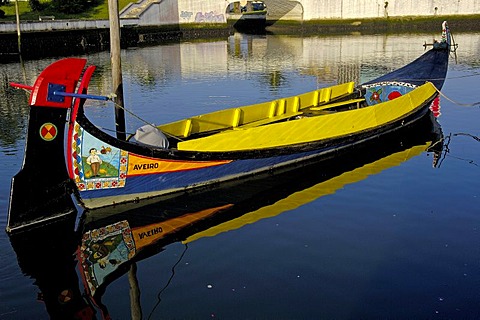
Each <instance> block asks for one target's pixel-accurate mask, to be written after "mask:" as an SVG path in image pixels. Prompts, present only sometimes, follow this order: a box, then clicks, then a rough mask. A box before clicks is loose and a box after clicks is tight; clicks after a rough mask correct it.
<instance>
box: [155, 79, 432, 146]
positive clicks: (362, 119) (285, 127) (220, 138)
mask: <svg viewBox="0 0 480 320" xmlns="http://www.w3.org/2000/svg"><path fill="white" fill-rule="evenodd" d="M353 90H354V84H353V83H346V84H341V85H337V86H333V87H329V88H325V89H320V90H315V91H312V92H309V93H305V94H303V95H299V96H295V97H289V98H285V99H281V100H276V101H273V102H269V103H261V104H256V105H251V106H246V107H239V108H234V109H227V110H222V111H217V112H214V113H210V114H206V115H201V116H197V117H193V118H189V119H185V120H181V121H177V122H174V123H171V124H166V125H163V126H160V127H159V128H160V129H161V130H162V131H164V132H166V133H168V134H170V135H175V136H178V137H179V138H186V137H188V136H189V135H191V134H193V133H199V132H207V131H212V130H220V129H223V131H221V132H219V133H216V134H212V135H210V136H206V137H203V138H198V139H191V140H186V141H182V142H179V143H178V145H177V148H178V149H179V150H191V151H236V150H252V149H262V148H270V147H281V146H287V145H292V144H298V143H304V142H313V141H318V140H322V139H327V138H334V137H340V136H344V135H349V134H354V133H357V132H360V131H364V130H368V129H372V128H375V127H378V126H381V125H383V124H386V123H389V122H392V121H395V120H396V119H398V118H401V117H403V116H404V115H406V114H409V113H411V112H413V111H414V110H415V109H416V108H418V107H419V106H420V105H422V104H423V103H424V102H425V101H427V100H429V99H430V98H431V97H433V96H434V95H435V94H436V89H435V87H434V86H433V85H432V84H431V83H427V84H425V85H423V86H421V87H418V88H416V89H415V90H413V91H411V92H410V93H408V94H405V95H404V96H401V97H399V98H397V99H395V100H392V101H387V102H384V103H380V104H377V105H375V106H368V107H363V108H359V109H353V110H348V111H341V112H333V113H329V114H322V115H317V116H306V117H302V116H301V115H302V114H303V112H304V111H307V110H312V109H313V110H315V109H317V110H319V109H322V110H324V109H328V108H333V106H334V105H338V104H339V103H338V102H335V100H338V97H345V96H348V95H349V94H351V93H352V92H353ZM330 101H332V103H331V104H329V102H330ZM350 102H352V103H357V102H359V100H358V99H352V100H351V101H350ZM312 107H313V108H312ZM296 115H298V116H299V117H297V118H296V119H295V120H289V121H283V122H275V121H278V120H282V119H288V118H291V117H294V116H296ZM270 122H273V123H271V124H269V125H265V124H268V123H270ZM225 129H226V130H225Z"/></svg>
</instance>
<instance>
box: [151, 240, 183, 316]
mask: <svg viewBox="0 0 480 320" xmlns="http://www.w3.org/2000/svg"><path fill="white" fill-rule="evenodd" d="M187 249H188V244H185V249H184V250H183V252H182V254H181V255H180V257H179V258H178V261H177V262H176V263H175V264H174V265H173V267H172V269H171V271H172V274H171V275H170V278H169V279H168V281H167V283H166V284H165V286H164V287H163V288H162V289H161V290H160V291H159V292H158V294H157V303H155V305H154V306H153V309H152V311H150V314H149V315H148V318H147V319H151V318H152V315H153V313H154V312H155V309H157V307H158V305H159V304H160V302H162V298H161V295H162V293H163V292H164V291H165V290H166V289H167V288H168V286H169V285H170V283H171V282H172V280H173V277H174V276H175V268H176V267H177V266H178V264H179V263H180V261H182V259H183V257H184V256H185V253H187Z"/></svg>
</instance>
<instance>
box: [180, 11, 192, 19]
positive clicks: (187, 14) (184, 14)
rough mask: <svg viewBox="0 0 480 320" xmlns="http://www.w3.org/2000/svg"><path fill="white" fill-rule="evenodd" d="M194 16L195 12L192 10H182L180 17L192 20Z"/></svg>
mask: <svg viewBox="0 0 480 320" xmlns="http://www.w3.org/2000/svg"><path fill="white" fill-rule="evenodd" d="M192 16H193V12H191V11H182V12H181V13H180V18H182V19H184V20H190V18H191V17H192Z"/></svg>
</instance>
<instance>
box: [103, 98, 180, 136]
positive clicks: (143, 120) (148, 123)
mask: <svg viewBox="0 0 480 320" xmlns="http://www.w3.org/2000/svg"><path fill="white" fill-rule="evenodd" d="M107 97H109V99H108V100H109V101H112V102H113V104H114V105H115V106H117V107H119V108H120V109H122V110H124V111H125V112H127V113H128V114H130V115H131V116H133V117H134V118H137V119H138V120H140V121H141V122H143V123H145V124H146V125H149V126H151V127H152V128H155V129H158V128H157V127H156V126H155V125H154V124H152V123H151V122H148V121H147V120H145V119H143V118H142V117H140V116H138V115H137V114H135V113H134V112H132V111H130V110H128V109H127V108H125V107H124V106H122V105H120V104H118V103H116V102H115V101H114V100H113V98H115V97H116V95H115V94H114V93H111V94H109V95H108V96H107ZM124 133H126V134H127V133H128V134H129V135H133V133H130V132H124ZM162 133H163V134H165V135H167V136H169V137H170V138H172V139H176V140H178V141H183V140H182V139H180V138H179V137H177V136H174V135H172V134H170V133H168V132H165V131H162Z"/></svg>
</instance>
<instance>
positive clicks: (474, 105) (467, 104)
mask: <svg viewBox="0 0 480 320" xmlns="http://www.w3.org/2000/svg"><path fill="white" fill-rule="evenodd" d="M435 90H437V92H438V94H439V95H440V96H442V97H443V98H445V99H447V100H448V101H450V102H451V103H453V104H456V105H458V106H461V107H476V106H480V101H477V102H473V103H461V102H458V101H455V100H453V99H451V98H449V97H447V96H446V95H445V94H444V93H443V92H442V91H441V90H439V89H438V88H436V87H435Z"/></svg>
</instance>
